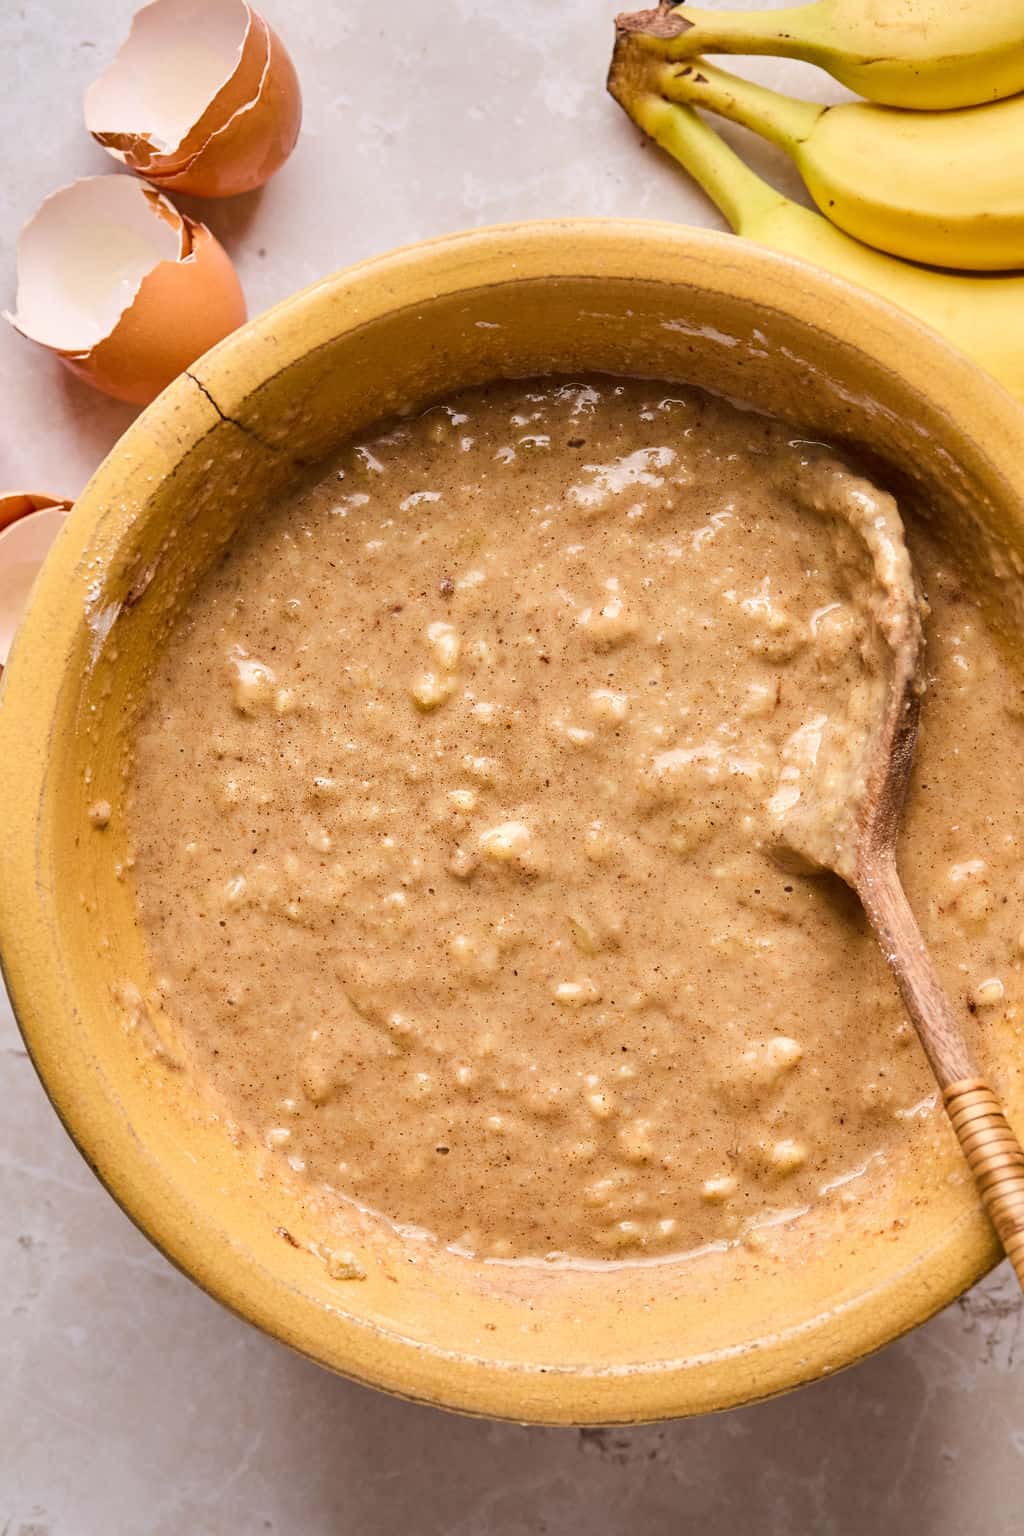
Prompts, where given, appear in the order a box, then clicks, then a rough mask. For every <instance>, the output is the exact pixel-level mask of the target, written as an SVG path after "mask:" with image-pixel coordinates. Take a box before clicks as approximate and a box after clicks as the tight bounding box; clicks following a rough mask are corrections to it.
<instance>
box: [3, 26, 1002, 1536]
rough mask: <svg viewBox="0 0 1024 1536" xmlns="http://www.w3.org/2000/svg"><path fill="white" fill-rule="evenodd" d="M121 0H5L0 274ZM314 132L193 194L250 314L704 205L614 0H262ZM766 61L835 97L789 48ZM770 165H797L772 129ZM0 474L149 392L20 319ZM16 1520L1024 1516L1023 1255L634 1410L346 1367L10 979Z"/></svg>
mask: <svg viewBox="0 0 1024 1536" xmlns="http://www.w3.org/2000/svg"><path fill="white" fill-rule="evenodd" d="M131 10H132V5H131V0H30V3H29V0H26V3H17V0H8V3H7V4H6V5H5V6H2V7H0V57H2V58H3V61H4V64H3V72H4V85H5V89H4V90H3V92H2V93H0V143H2V144H3V146H4V154H3V156H2V159H0V276H2V283H0V287H2V289H3V293H2V294H0V298H2V299H3V300H4V302H9V300H10V298H12V297H13V287H14V277H13V268H14V241H15V237H16V233H17V230H18V228H19V226H20V224H21V223H22V221H23V220H24V219H25V218H26V217H27V216H28V215H29V214H30V213H31V212H32V211H33V209H34V208H35V207H36V205H37V204H38V202H39V201H40V200H41V198H42V197H43V196H44V195H45V194H46V193H47V192H49V191H50V190H52V189H53V188H54V187H56V186H58V185H61V184H62V183H64V182H66V181H69V180H71V179H72V178H73V177H75V176H78V175H83V174H88V173H91V172H98V171H105V170H110V169H112V163H111V162H110V161H109V160H108V159H107V157H106V156H105V155H104V154H103V153H102V151H100V150H99V149H98V148H96V147H95V146H93V145H92V143H91V141H90V140H89V139H88V137H87V136H86V134H85V131H84V129H83V127H82V122H81V110H80V99H81V92H82V89H83V87H84V86H85V84H86V83H87V82H88V81H89V80H90V79H92V78H93V76H94V75H95V74H96V73H97V72H98V70H99V68H100V66H101V64H102V63H103V62H104V61H106V59H107V58H108V57H109V56H110V55H111V53H112V51H113V48H114V46H115V45H116V43H117V41H118V40H119V39H120V38H121V36H122V35H123V33H124V31H125V29H126V26H127V20H128V17H129V15H130V13H131ZM265 10H266V12H267V14H268V16H269V18H270V19H271V20H272V21H273V23H274V25H275V26H276V27H277V29H278V30H279V31H280V32H281V34H282V35H283V36H284V37H285V39H286V41H287V43H288V45H289V47H290V48H291V50H292V52H293V55H294V57H295V61H296V64H297V66H298V69H299V74H300V77H301V79H302V83H303V87H304V92H305V101H306V120H305V126H304V131H303V136H302V139H301V142H300V145H299V148H298V150H297V152H296V154H295V155H294V157H293V159H292V160H291V161H290V162H289V164H288V166H287V167H286V168H285V169H284V171H283V172H282V173H281V174H280V175H279V176H278V177H277V179H276V180H275V181H274V182H272V183H271V185H270V186H269V187H268V188H267V189H266V190H265V191H264V192H263V193H262V194H253V195H251V196H248V197H243V198H240V199H238V200H236V201H234V202H230V203H223V204H220V205H217V204H213V205H204V206H203V207H202V210H201V216H202V217H204V218H206V219H207V220H208V222H209V223H210V224H211V226H212V227H213V229H214V230H215V232H216V233H217V234H218V235H219V236H220V237H221V239H222V240H223V241H224V243H225V244H226V245H227V247H228V249H229V250H230V251H231V253H232V255H233V257H234V258H235V261H236V263H237V265H238V267H239V270H240V273H241V276H242V280H243V282H244V285H245V288H246V292H247V294H248V298H249V303H250V309H251V310H252V312H253V313H256V312H258V311H259V310H261V309H263V308H265V307H266V306H267V305H269V304H271V303H273V302H274V301H275V300H277V299H279V298H282V297H284V296H285V295H286V294H288V293H291V292H293V291H294V290H295V289H296V288H299V287H301V286H302V285H303V284H305V283H308V282H310V281H312V280H313V279H315V278H318V277H321V276H322V275H323V274H324V273H326V272H330V271H332V270H334V269H335V268H337V267H340V266H343V265H345V264H346V263H348V262H350V261H353V260H356V259H358V258H360V257H362V256H366V255H369V254H371V253H372V252H375V251H379V250H383V249H385V248H386V247H388V246H393V245H398V244H404V243H406V242H408V241H413V240H418V239H421V238H423V237H425V236H428V235H434V234H438V233H441V232H444V231H448V230H454V229H458V228H461V227H466V226H469V225H478V224H485V223H492V222H496V221H500V220H505V219H518V218H535V217H543V216H552V215H569V214H632V215H638V216H640V217H647V218H653V217H661V218H670V219H680V220H685V221H689V222H696V223H706V224H711V223H717V222H718V221H717V218H716V216H715V215H714V213H713V212H712V210H711V209H710V208H709V207H708V205H707V204H705V203H704V201H703V200H702V198H701V197H700V196H699V194H698V193H697V192H696V191H695V190H694V189H693V188H691V187H690V186H689V185H688V184H687V182H686V180H685V178H683V177H682V176H681V175H678V174H676V173H675V172H674V170H673V169H672V168H671V167H670V166H669V165H668V164H667V163H665V162H663V161H662V160H661V158H660V157H659V156H658V155H657V154H656V153H655V152H654V151H652V150H649V149H643V148H641V147H640V145H639V142H638V135H637V133H636V132H635V131H634V130H633V129H632V128H631V127H630V125H629V124H627V123H626V121H625V120H624V119H623V118H622V116H621V114H620V113H619V112H618V110H617V109H616V108H615V107H614V106H613V105H612V104H611V102H610V101H608V100H607V98H606V97H605V96H604V93H603V90H602V80H603V76H604V73H605V69H606V66H607V61H608V51H609V43H610V36H611V15H612V12H613V10H614V5H613V3H612V0H609V3H608V4H606V5H602V0H440V3H437V4H434V5H425V4H423V3H422V0H389V3H388V4H387V5H383V4H381V3H380V0H266V6H265ZM750 72H751V73H757V74H758V75H759V76H760V78H762V79H767V80H769V81H777V82H784V83H787V84H791V85H794V86H796V87H797V88H800V89H802V90H803V91H804V93H805V94H808V95H809V94H817V95H819V96H821V97H822V98H823V99H828V93H829V91H830V90H831V89H832V88H831V85H830V82H827V81H825V80H823V78H822V77H820V76H816V75H814V74H813V73H811V72H809V71H804V70H802V69H801V68H800V67H799V66H794V65H788V66H781V65H776V64H762V65H761V66H759V67H758V68H756V69H752V70H751V71H750ZM754 153H755V156H756V159H757V162H758V164H760V165H762V166H765V167H768V168H769V169H770V171H771V173H772V175H773V176H775V178H776V179H777V180H780V181H781V182H782V183H783V184H785V185H786V186H787V187H788V188H790V190H792V181H791V179H790V178H789V177H788V176H787V175H786V174H785V167H784V166H783V164H782V162H781V157H778V156H776V155H775V154H774V152H769V151H767V150H765V149H764V148H763V146H758V147H757V149H756V150H755V151H754ZM0 379H2V384H0V391H2V399H3V415H2V426H0V485H3V486H5V487H8V486H9V487H10V488H12V489H15V488H16V489H33V490H51V491H54V492H63V493H70V494H73V493H76V492H77V491H78V490H79V489H80V488H81V486H82V485H83V483H84V482H85V480H86V478H87V477H88V475H89V474H90V473H91V471H92V470H93V468H94V467H95V465H96V464H97V463H98V462H99V460H100V458H101V457H102V456H103V454H104V453H105V452H106V451H107V449H108V448H109V447H110V445H111V444H112V443H113V442H114V440H115V439H116V437H117V436H118V434H119V433H120V432H121V431H122V430H123V428H124V427H125V426H126V425H127V423H128V422H129V420H130V419H131V417H132V415H133V413H132V412H131V411H130V410H129V409H128V408H126V407H123V406H119V405H116V404H114V403H113V402H111V401H108V400H104V399H103V398H102V397H101V396H99V395H95V394H93V393H92V392H90V391H89V390H88V389H86V388H84V387H83V386H81V385H79V384H78V383H76V382H75V381H74V380H72V379H71V378H70V377H69V376H67V375H65V374H64V373H63V372H62V371H61V370H60V369H59V368H58V367H57V365H56V364H54V363H53V362H51V360H50V359H49V358H47V357H46V356H44V355H42V354H40V353H38V352H36V351H35V350H34V349H33V348H32V347H30V346H29V345H28V344H27V343H24V342H22V341H21V340H20V339H19V338H18V337H16V336H15V335H14V334H13V333H12V332H10V331H9V330H8V329H7V328H6V327H0ZM0 1210H2V1214H3V1220H2V1223H0V1276H2V1281H0V1536H137V1533H146V1536H250V1533H253V1536H258V1533H263V1532H275V1533H287V1536H296V1533H301V1536H328V1533H332V1536H333V1533H353V1536H355V1533H359V1536H378V1533H380V1536H384V1533H388V1536H390V1533H392V1532H399V1531H400V1532H408V1533H410V1536H435V1533H436V1536H442V1533H443V1536H527V1533H530V1536H534V1533H538V1536H539V1533H542V1532H551V1533H559V1536H563V1533H564V1536H612V1533H619V1532H623V1533H625V1532H627V1531H628V1532H634V1531H642V1532H644V1533H645V1536H669V1533H673V1536H674V1533H678V1532H683V1531H689V1530H691V1529H692V1530H694V1531H697V1530H699V1531H701V1532H702V1536H736V1533H739V1536H746V1533H748V1532H756V1533H758V1536H810V1533H814V1536H862V1533H863V1536H868V1533H871V1536H874V1533H876V1532H879V1531H901V1532H904V1531H905V1532H909V1533H913V1536H945V1533H953V1532H957V1533H960V1532H964V1531H966V1532H969V1533H972V1536H973V1533H976V1532H977V1533H983V1536H1011V1533H1014V1536H1015V1533H1017V1532H1019V1531H1020V1529H1021V1518H1020V1514H1019V1489H1020V1487H1021V1484H1020V1483H1019V1482H1018V1478H1024V1390H1022V1388H1021V1387H1019V1386H1018V1385H1017V1379H1018V1378H1017V1369H1016V1367H1017V1358H1016V1357H1017V1353H1018V1346H1019V1340H1020V1331H1021V1317H1022V1312H1021V1306H1020V1300H1019V1297H1018V1295H1017V1292H1016V1288H1015V1285H1014V1283H1013V1279H1012V1276H1011V1275H1010V1274H1009V1272H1008V1269H1007V1267H1006V1266H1005V1265H1004V1266H1002V1267H1001V1268H1000V1269H999V1270H997V1271H996V1272H995V1274H994V1275H992V1276H991V1277H990V1278H989V1279H988V1280H987V1281H985V1282H984V1283H983V1284H981V1285H979V1286H978V1287H976V1288H975V1290H974V1291H973V1292H971V1294H970V1295H968V1296H967V1297H965V1298H964V1299H963V1300H962V1301H961V1302H959V1303H957V1304H956V1305H955V1306H952V1307H950V1308H949V1309H948V1310H947V1311H946V1312H945V1313H944V1314H943V1315H942V1316H940V1317H938V1318H936V1319H935V1320H934V1321H933V1322H931V1323H929V1324H928V1325H927V1326H925V1327H924V1328H921V1329H918V1330H917V1332H915V1333H914V1334H912V1335H910V1336H909V1337H907V1338H905V1339H903V1340H901V1341H900V1342H898V1343H896V1344H894V1345H892V1346H890V1347H889V1348H888V1349H887V1350H885V1351H884V1352H883V1353H881V1354H879V1355H876V1356H875V1357H874V1358H873V1359H871V1360H869V1361H868V1362H866V1363H865V1364H863V1365H860V1366H857V1367H856V1368H854V1369H853V1370H850V1371H848V1372H846V1373H844V1374H842V1375H840V1376H837V1377H835V1378H833V1379H831V1380H829V1381H827V1382H824V1383H822V1384H820V1385H818V1386H814V1387H810V1388H805V1389H804V1390H803V1391H802V1392H799V1393H796V1394H792V1395H790V1396H788V1397H785V1398H781V1399H779V1400H777V1401H775V1402H772V1403H767V1404H763V1405H761V1406H759V1407H755V1408H748V1409H743V1410H740V1411H737V1412H734V1413H730V1414H725V1415H722V1416H719V1417H716V1418H710V1419H703V1420H694V1421H689V1422H680V1423H674V1424H667V1425H662V1426H658V1427H650V1428H643V1429H634V1430H608V1431H583V1432H576V1431H570V1430H538V1429H521V1428H518V1427H515V1426H512V1425H500V1424H489V1423H484V1422H476V1421H471V1420H466V1419H459V1418H455V1417H453V1416H450V1415H447V1414H443V1413H440V1412H436V1411H434V1410H432V1409H427V1408H419V1407H415V1406H411V1405H409V1404H406V1403H401V1402H397V1401H395V1400H392V1399H391V1398H388V1397H385V1396H384V1395H382V1394H380V1393H376V1392H372V1391H369V1390H367V1389H365V1388H362V1387H357V1386H353V1385H351V1384H350V1383H348V1382H345V1381H341V1380H338V1379H336V1378H334V1377H331V1376H329V1375H328V1374H327V1373H326V1372H324V1371H321V1370H319V1369H318V1368H317V1367H316V1366H314V1365H310V1364H309V1363H308V1362H306V1361H304V1360H301V1359H299V1358H297V1357H296V1356H294V1355H292V1354H290V1353H289V1352H288V1351H287V1350H286V1349H284V1348H283V1347H281V1346H280V1345H277V1344H275V1343H273V1342H271V1341H270V1340H269V1339H265V1338H263V1337H262V1336H261V1335H259V1334H258V1333H256V1332H255V1331H254V1330H253V1329H251V1328H249V1327H247V1326H246V1325H245V1324H244V1323H242V1322H239V1321H238V1320H237V1319H236V1318H234V1317H231V1316H229V1315H228V1314H227V1313H226V1312H224V1311H222V1310H221V1309H220V1308H219V1307H218V1306H217V1305H216V1304H215V1303H214V1302H212V1301H210V1300H209V1299H208V1298H207V1297H206V1296H204V1295H202V1294H201V1293H200V1292H199V1291H197V1290H196V1289H195V1288H194V1287H193V1286H192V1285H191V1284H190V1283H189V1282H188V1281H187V1280H185V1279H184V1278H183V1277H182V1276H181V1275H179V1274H178V1273H177V1272H176V1271H174V1270H173V1269H171V1267H170V1266H169V1265H168V1264H167V1263H165V1262H164V1260H163V1259H162V1258H161V1257H160V1255H159V1254H157V1253H156V1252H155V1251H154V1250H153V1249H152V1248H150V1247H149V1245H148V1244H147V1243H146V1242H145V1240H144V1239H143V1238H142V1237H141V1236H140V1235H139V1234H138V1233H137V1232H136V1231H135V1230H134V1228H133V1227H132V1226H131V1225H130V1224H129V1222H128V1221H127V1219H126V1218H125V1217H124V1216H123V1215H122V1214H121V1212H120V1211H119V1210H118V1209H117V1208H116V1207H115V1206H114V1204H113V1202H112V1201H111V1200H110V1199H109V1198H108V1196H107V1195H106V1194H105V1193H104V1191H103V1190H102V1189H101V1188H100V1187H99V1185H98V1184H97V1183H96V1182H95V1180H94V1179H93V1177H92V1175H91V1174H90V1173H89V1171H88V1169H87V1168H86V1167H85V1165H84V1164H83V1163H82V1162H81V1160H80V1159H79V1157H78V1155H77V1153H76V1152H75V1151H74V1150H73V1148H72V1147H71V1145H70V1143H69V1142H68V1140H67V1138H66V1136H65V1134H64V1132H63V1131H62V1129H61V1128H60V1126H59V1125H58V1123H57V1121H56V1119H55V1117H54V1115H53V1113H52V1111H51V1110H50V1108H49V1106H48V1104H47V1103H46V1100H45V1098H44V1096H43V1093H42V1090H41V1089H40V1087H39V1084H38V1082H37V1081H36V1078H35V1075H34V1073H33V1071H32V1068H31V1066H30V1064H29V1062H28V1060H27V1059H26V1057H25V1053H24V1051H23V1049H22V1047H21V1043H20V1039H19V1036H18V1033H17V1030H16V1029H15V1026H14V1023H13V1020H12V1019H11V1016H10V1011H9V1009H8V1008H7V1006H6V1004H5V1003H4V1002H3V1001H2V998H0Z"/></svg>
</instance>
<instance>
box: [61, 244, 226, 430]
mask: <svg viewBox="0 0 1024 1536" xmlns="http://www.w3.org/2000/svg"><path fill="white" fill-rule="evenodd" d="M183 217H184V216H183ZM184 223H185V226H186V229H187V230H188V232H189V235H190V239H191V251H190V252H189V254H188V255H187V256H186V257H185V258H184V259H183V260H181V261H162V262H160V263H159V265H158V266H155V267H154V268H153V270H152V271H151V272H150V273H149V274H148V275H147V276H146V277H144V278H143V280H142V282H141V284H140V285H139V291H138V293H137V294H136V295H135V299H134V301H133V302H132V303H131V304H130V305H129V306H128V308H127V309H126V310H125V312H124V314H123V315H122V316H121V318H120V320H119V321H118V323H117V325H116V326H115V327H114V329H113V330H112V331H111V333H110V335H109V336H108V337H107V338H106V340H105V341H101V342H100V343H99V345H98V346H95V347H93V348H92V350H91V351H90V352H87V353H85V354H84V355H80V356H72V355H67V354H63V353H62V354H61V361H62V362H63V363H64V364H65V365H66V366H67V367H68V368H70V369H71V372H72V373H74V374H77V375H78V377H79V378H81V379H85V380H86V381H87V382H88V383H89V384H92V385H94V386H95V387H96V388H97V389H100V390H102V391H103V393H104V394H106V395H113V397H114V398H115V400H126V401H128V403H129V404H131V405H148V404H149V402H150V401H151V400H155V399H156V397H157V395H158V394H159V393H160V391H161V390H162V389H166V387H167V385H168V384H170V382H171V380H172V379H176V378H177V377H178V374H179V373H183V372H184V371H185V369H186V368H188V367H189V366H190V365H191V364H192V363H194V362H195V360H196V358H197V357H201V356H202V354H203V353H204V352H207V351H209V349H210V348H211V347H212V346H215V345H216V344H217V342H218V341H223V339H224V337H225V336H228V335H230V333H231V332H232V331H234V330H237V329H238V327H239V326H240V325H242V324H244V322H245V318H246V309H245V295H244V294H243V293H242V287H241V284H240V283H239V281H238V274H237V273H236V271H235V269H234V267H233V266H232V265H231V258H230V257H229V256H228V254H227V252H226V251H225V249H224V247H223V246H222V245H221V244H220V242H219V240H216V239H215V238H214V236H213V235H212V234H211V233H210V231H209V230H208V229H207V227H206V225H205V224H196V223H194V222H193V221H192V220H191V219H184Z"/></svg>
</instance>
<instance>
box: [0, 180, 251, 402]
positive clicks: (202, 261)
mask: <svg viewBox="0 0 1024 1536" xmlns="http://www.w3.org/2000/svg"><path fill="white" fill-rule="evenodd" d="M7 318H8V320H10V322H11V324H12V325H13V326H14V327H15V328H16V329H17V330H19V331H20V332H21V333H22V334H23V335H24V336H27V337H28V338H29V339H30V340H32V341H35V342H38V343H39V344H40V345H41V346H44V347H47V348H48V349H49V350H50V351H52V352H55V353H56V354H57V356H58V357H59V358H60V359H61V361H62V362H63V363H64V364H65V365H66V366H67V367H68V368H69V369H71V371H72V372H73V373H75V374H77V375H78V376H79V377H80V378H83V379H85V380H87V381H88V382H89V383H90V384H93V385H94V386H95V387H96V388H97V389H101V390H103V391H104V392H105V393H106V394H109V395H113V396H114V397H115V398H116V399H119V400H126V401H128V402H129V403H131V404H134V405H145V404H148V403H149V401H150V400H152V399H154V398H155V396H156V395H158V394H159V393H160V391H161V390H162V389H163V388H164V387H165V386H166V385H167V384H169V383H170V382H171V380H172V379H173V378H175V377H177V375H178V374H179V373H181V372H182V370H183V369H185V368H187V367H188V366H189V365H190V364H191V363H193V362H195V360H196V358H197V357H199V356H201V355H202V353H203V352H205V351H207V350H208V349H209V348H210V347H211V346H213V345H214V343H215V342H218V341H220V340H221V339H222V338H223V337H224V336H226V335H228V333H229V332H230V331H233V330H234V329H235V328H236V327H237V326H239V325H241V324H242V322H243V321H244V320H245V299H244V296H243V294H242V289H241V286H240V284H239V281H238V276H237V274H236V272H235V270H234V267H233V266H232V265H231V261H230V258H229V257H228V255H227V253H226V252H225V251H224V249H223V247H222V246H221V245H219V244H218V242H217V241H216V240H215V239H214V237H213V235H211V233H210V231H209V230H208V229H207V228H206V226H205V225H204V224H198V223H195V222H194V221H193V220H191V219H188V218H185V217H184V216H183V215H182V214H180V213H179V212H178V210H177V209H176V208H175V207H174V206H173V204H172V203H170V202H168V200H167V199H166V198H165V197H164V196H163V195H162V193H160V192H157V191H155V190H154V189H153V188H152V187H146V186H143V185H142V184H141V183H140V182H138V181H135V180H134V179H132V178H131V177H128V176H94V177H85V178H83V179H82V180H81V181H77V182H73V183H72V184H71V185H70V186H68V187H62V188H61V189H60V190H59V191H58V192H55V193H53V194H52V195H51V196H50V197H48V198H47V199H46V200H45V201H44V202H43V204H42V205H41V206H40V208H39V209H38V210H37V212H36V214H35V215H34V216H33V218H31V219H30V220H29V221H28V223H27V224H26V225H25V228H24V229H23V230H22V233H21V236H20V238H19V241H18V302H17V311H16V313H15V314H13V315H8V316H7Z"/></svg>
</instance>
